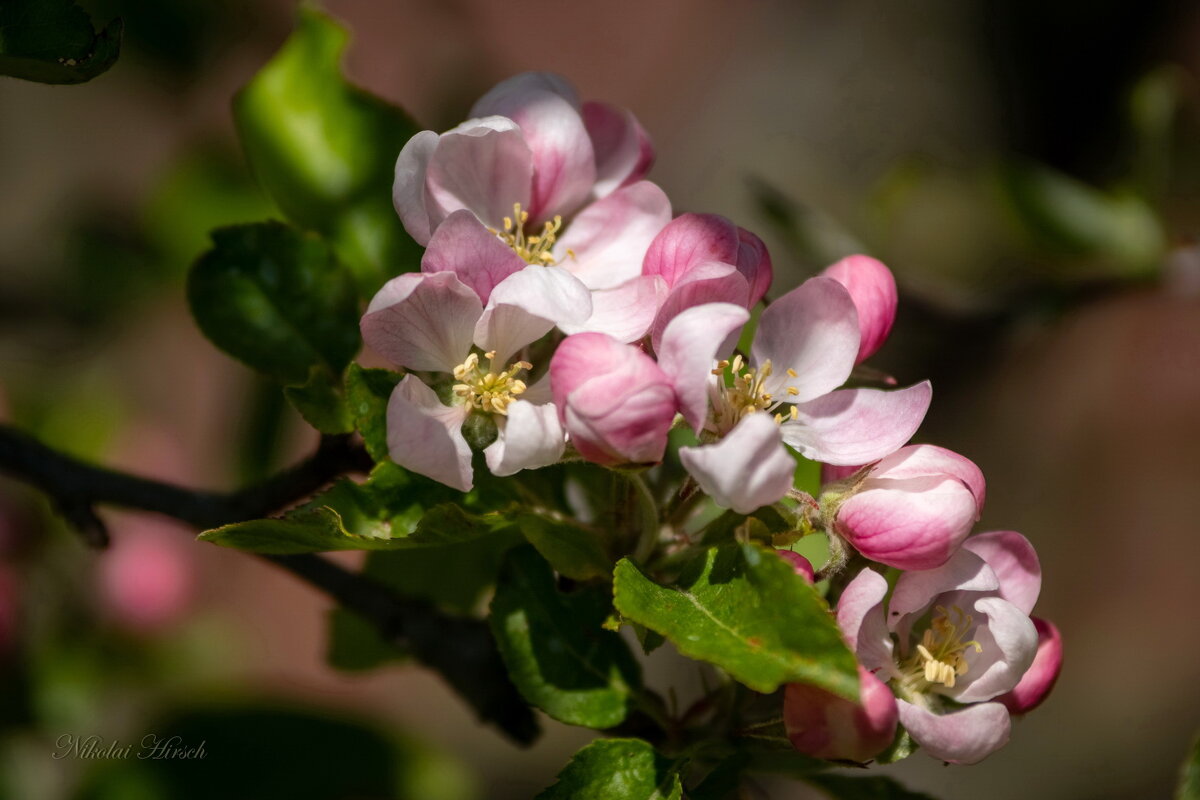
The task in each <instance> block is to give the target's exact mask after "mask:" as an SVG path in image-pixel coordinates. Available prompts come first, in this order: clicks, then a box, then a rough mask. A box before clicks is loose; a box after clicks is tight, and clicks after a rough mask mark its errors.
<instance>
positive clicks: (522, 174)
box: [425, 117, 533, 228]
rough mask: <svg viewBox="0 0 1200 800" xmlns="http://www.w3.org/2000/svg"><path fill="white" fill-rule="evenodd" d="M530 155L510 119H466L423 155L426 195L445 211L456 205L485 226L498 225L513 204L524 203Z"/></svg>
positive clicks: (530, 171)
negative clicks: (428, 154)
mask: <svg viewBox="0 0 1200 800" xmlns="http://www.w3.org/2000/svg"><path fill="white" fill-rule="evenodd" d="M532 180H533V157H532V156H531V155H530V153H529V147H528V146H527V145H526V144H525V139H524V137H523V136H522V135H521V129H520V128H518V127H517V124H516V123H515V122H513V121H512V120H510V119H505V118H504V117H486V118H484V119H472V120H468V121H466V122H464V123H463V124H462V125H459V126H458V127H457V128H454V129H452V130H449V131H446V132H445V133H443V134H442V136H441V138H440V139H439V140H438V144H437V149H436V150H435V151H434V153H433V156H432V158H431V159H430V161H429V167H428V169H427V170H426V173H425V184H426V186H427V187H428V189H429V197H430V198H431V199H433V200H434V201H435V202H436V203H437V205H438V206H439V207H440V208H441V209H442V211H443V213H444V214H451V213H453V212H455V211H457V210H458V209H460V208H465V209H467V210H468V211H470V212H472V213H474V214H475V216H477V217H479V219H480V221H481V222H483V224H484V225H487V226H488V227H489V228H501V227H503V224H504V222H503V220H504V218H505V217H511V216H512V213H513V204H514V203H520V204H521V205H522V207H528V205H529V195H530V190H531V189H530V187H531V186H532Z"/></svg>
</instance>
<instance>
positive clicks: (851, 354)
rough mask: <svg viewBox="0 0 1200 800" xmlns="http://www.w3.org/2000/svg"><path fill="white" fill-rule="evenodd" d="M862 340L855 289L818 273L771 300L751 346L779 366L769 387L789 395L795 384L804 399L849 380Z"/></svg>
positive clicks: (760, 359) (774, 392) (798, 396)
mask: <svg viewBox="0 0 1200 800" xmlns="http://www.w3.org/2000/svg"><path fill="white" fill-rule="evenodd" d="M858 343H859V332H858V312H857V311H856V310H855V308H854V301H853V300H851V299H850V294H849V292H847V291H846V288H845V287H844V286H842V285H841V284H840V283H838V282H837V281H835V280H834V279H833V278H821V277H817V278H810V279H808V280H807V281H805V282H804V283H802V284H801V285H800V286H799V287H797V288H795V289H793V290H792V291H790V292H788V293H787V294H785V295H784V296H783V297H780V298H779V299H778V300H775V301H774V302H773V303H771V305H769V306H767V310H766V311H764V312H763V313H762V317H760V318H759V321H758V331H757V332H756V333H755V336H754V345H753V347H752V348H751V352H752V354H753V356H754V363H755V364H762V363H764V362H765V361H768V360H769V361H770V362H771V365H772V366H773V367H774V372H773V374H772V376H771V378H770V379H769V380H768V381H767V386H766V389H767V391H768V392H770V393H771V394H772V395H774V396H775V397H784V396H785V395H786V394H787V387H788V386H792V387H795V388H796V390H797V394H795V395H792V397H794V398H795V402H798V403H803V402H805V401H807V400H812V399H814V398H817V397H820V396H821V395H823V394H825V393H827V392H829V391H832V390H833V389H836V388H837V387H839V386H841V385H842V384H843V383H845V382H846V378H848V377H850V372H851V370H853V369H854V359H855V357H856V356H857V355H858ZM789 369H791V370H793V371H794V372H795V373H796V377H791V376H790V375H789V374H788V372H787V370H789ZM860 463H861V462H860Z"/></svg>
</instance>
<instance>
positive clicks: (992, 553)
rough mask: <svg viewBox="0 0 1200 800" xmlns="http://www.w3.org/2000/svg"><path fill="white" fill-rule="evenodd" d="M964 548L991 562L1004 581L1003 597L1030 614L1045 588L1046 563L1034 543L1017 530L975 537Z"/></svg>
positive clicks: (993, 532)
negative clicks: (1043, 573) (1043, 581)
mask: <svg viewBox="0 0 1200 800" xmlns="http://www.w3.org/2000/svg"><path fill="white" fill-rule="evenodd" d="M963 547H965V548H966V549H968V550H970V551H971V552H972V553H974V554H975V555H977V556H979V557H980V558H982V559H983V560H984V561H986V562H987V564H988V566H989V567H991V568H992V571H993V572H995V573H996V577H997V578H998V579H999V581H1000V596H1001V597H1003V598H1004V599H1005V600H1007V601H1008V602H1010V603H1012V604H1013V605H1014V606H1016V607H1017V608H1019V609H1021V611H1023V612H1025V613H1026V614H1028V613H1029V612H1030V611H1033V606H1034V604H1035V603H1037V599H1038V595H1039V594H1040V593H1041V591H1042V565H1041V564H1040V563H1039V562H1038V557H1037V553H1036V552H1035V551H1034V549H1033V545H1032V544H1030V543H1029V540H1028V539H1026V538H1025V537H1024V536H1022V535H1021V534H1019V533H1017V532H1016V531H992V532H991V533H981V534H979V535H978V536H972V537H971V538H970V539H967V541H966V542H965V543H964V544H963Z"/></svg>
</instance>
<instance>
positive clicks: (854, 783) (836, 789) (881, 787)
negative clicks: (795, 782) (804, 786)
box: [805, 773, 933, 800]
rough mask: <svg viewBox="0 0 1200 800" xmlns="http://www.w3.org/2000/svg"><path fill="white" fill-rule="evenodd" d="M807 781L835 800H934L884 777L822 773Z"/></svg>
mask: <svg viewBox="0 0 1200 800" xmlns="http://www.w3.org/2000/svg"><path fill="white" fill-rule="evenodd" d="M805 780H806V781H808V782H809V783H811V784H812V785H813V786H816V787H817V788H818V789H821V790H823V791H825V792H827V793H828V794H829V797H831V798H834V800H933V798H932V797H930V796H929V795H927V794H924V793H922V792H912V791H909V790H908V789H906V788H904V786H902V785H901V784H899V783H897V782H896V781H895V780H893V779H891V778H888V777H886V776H883V775H875V776H872V777H868V778H851V777H849V776H846V775H835V774H831V773H820V774H817V775H809V776H806V777H805Z"/></svg>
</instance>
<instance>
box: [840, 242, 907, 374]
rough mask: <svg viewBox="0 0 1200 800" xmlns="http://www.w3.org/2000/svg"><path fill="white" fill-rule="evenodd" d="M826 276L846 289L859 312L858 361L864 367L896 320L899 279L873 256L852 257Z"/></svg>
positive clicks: (841, 262)
mask: <svg viewBox="0 0 1200 800" xmlns="http://www.w3.org/2000/svg"><path fill="white" fill-rule="evenodd" d="M822 274H823V275H827V276H828V277H830V278H833V279H834V280H835V281H837V282H838V283H840V284H841V285H842V286H845V287H846V291H848V292H849V293H850V299H851V300H853V301H854V307H855V308H856V309H857V310H858V329H859V331H861V332H862V339H861V340H860V342H859V346H858V359H857V361H856V362H855V363H862V362H863V361H865V360H867V359H868V358H870V357H871V356H872V355H873V354H874V353H875V351H876V350H878V349H879V348H880V347H881V346H882V345H883V343H884V341H885V340H886V339H887V337H888V334H889V333H891V330H892V323H893V322H894V321H895V320H896V303H897V301H898V298H897V293H896V279H895V278H893V277H892V271H891V270H889V269H888V268H887V267H885V266H884V265H883V264H882V263H881V262H879V261H876V260H875V259H873V258H871V257H870V256H848V257H846V258H843V259H842V260H841V261H839V262H837V263H836V264H833V265H832V266H830V267H828V268H827V269H826V270H825V272H824V273H822Z"/></svg>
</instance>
